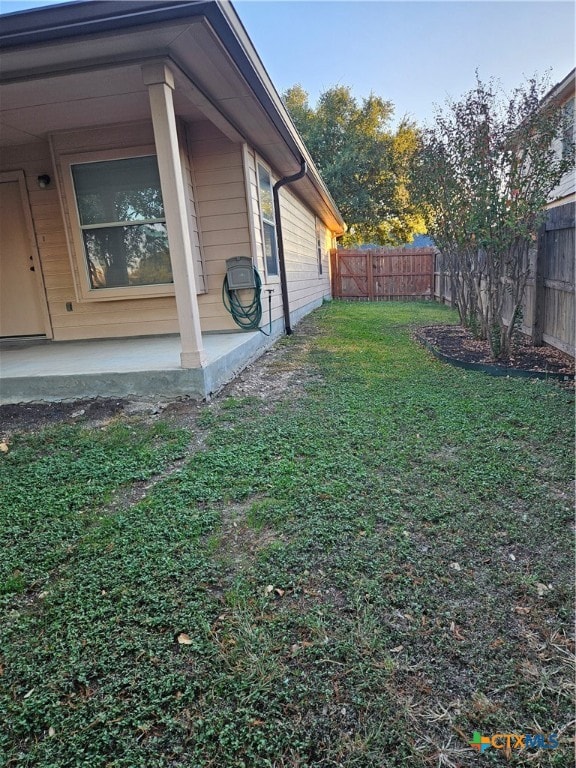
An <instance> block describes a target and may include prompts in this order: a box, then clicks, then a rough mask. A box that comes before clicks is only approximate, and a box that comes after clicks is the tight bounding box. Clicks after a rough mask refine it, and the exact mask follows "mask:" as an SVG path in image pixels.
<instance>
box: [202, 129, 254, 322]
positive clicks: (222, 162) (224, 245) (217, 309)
mask: <svg viewBox="0 0 576 768" xmlns="http://www.w3.org/2000/svg"><path fill="white" fill-rule="evenodd" d="M188 149H189V154H190V161H191V166H192V167H193V169H194V178H195V188H196V194H197V205H198V222H199V231H200V238H201V240H202V248H203V253H204V264H205V271H206V273H205V277H206V288H207V292H206V293H205V294H204V295H202V296H199V297H198V304H199V308H200V318H201V320H202V330H203V331H208V332H209V331H232V330H238V326H237V325H235V323H234V321H233V320H232V318H231V316H230V315H229V314H228V312H226V309H225V308H224V305H223V303H222V295H221V291H222V283H223V281H224V276H225V274H226V259H230V258H232V257H234V256H250V253H251V247H250V243H251V236H250V229H249V222H248V206H247V200H246V187H245V183H244V169H243V159H242V145H241V144H237V143H234V142H232V141H230V139H228V138H227V137H226V136H224V134H223V133H221V132H220V131H219V130H218V128H216V126H215V125H213V124H212V123H210V122H208V121H205V122H200V123H194V124H192V125H190V126H188Z"/></svg>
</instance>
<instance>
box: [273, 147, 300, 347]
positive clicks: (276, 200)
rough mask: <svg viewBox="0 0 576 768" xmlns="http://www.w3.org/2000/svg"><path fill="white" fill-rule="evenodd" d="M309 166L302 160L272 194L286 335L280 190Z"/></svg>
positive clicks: (288, 332) (288, 331) (288, 326)
mask: <svg viewBox="0 0 576 768" xmlns="http://www.w3.org/2000/svg"><path fill="white" fill-rule="evenodd" d="M307 171H308V166H307V164H306V160H304V159H302V160H301V161H300V170H299V171H298V173H295V174H294V175H293V176H284V178H283V179H280V181H277V182H276V184H274V187H273V188H272V196H273V198H274V219H275V222H276V239H277V241H278V265H279V267H280V289H281V291H282V309H283V312H284V328H285V331H286V336H291V335H292V326H291V324H290V300H289V296H288V278H287V277H286V260H285V258H284V238H283V236H282V219H281V216H280V198H279V196H278V191H279V190H280V187H283V186H284V185H285V184H291V183H292V182H293V181H298V179H301V178H302V177H303V176H305V175H306V173H307Z"/></svg>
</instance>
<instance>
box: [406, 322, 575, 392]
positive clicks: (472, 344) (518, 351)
mask: <svg viewBox="0 0 576 768" xmlns="http://www.w3.org/2000/svg"><path fill="white" fill-rule="evenodd" d="M416 335H417V337H419V338H420V339H422V340H424V341H426V342H428V344H430V345H431V346H432V347H434V349H435V350H436V351H438V352H439V353H440V354H442V355H446V356H447V357H450V358H453V359H454V360H457V361H459V362H462V363H478V364H480V365H487V366H495V367H497V368H502V369H503V370H506V371H511V372H512V371H514V370H515V371H531V372H534V373H548V374H559V375H564V376H567V377H571V378H572V379H573V378H574V358H573V357H571V356H570V355H567V354H566V353H565V352H562V351H560V350H559V349H556V348H555V347H550V346H547V345H546V346H542V347H534V346H533V345H532V344H531V342H530V339H529V338H527V337H523V336H522V337H520V338H519V339H517V341H516V343H515V345H514V349H513V351H512V354H511V356H510V359H509V360H508V361H507V362H506V363H500V362H498V361H494V360H492V358H491V357H490V347H489V345H488V342H487V341H479V340H478V339H475V338H474V337H473V336H472V334H471V333H470V332H469V331H468V330H466V329H465V328H462V327H461V326H458V325H437V326H429V327H427V328H419V329H418V332H417V334H416Z"/></svg>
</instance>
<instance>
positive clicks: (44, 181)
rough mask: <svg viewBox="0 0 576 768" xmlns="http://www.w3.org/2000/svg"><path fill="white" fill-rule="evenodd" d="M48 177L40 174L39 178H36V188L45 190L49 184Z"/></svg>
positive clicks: (45, 174)
mask: <svg viewBox="0 0 576 768" xmlns="http://www.w3.org/2000/svg"><path fill="white" fill-rule="evenodd" d="M50 181H51V179H50V176H48V174H47V173H42V174H40V176H38V186H39V187H40V189H46V187H47V186H48V185H49V184H50Z"/></svg>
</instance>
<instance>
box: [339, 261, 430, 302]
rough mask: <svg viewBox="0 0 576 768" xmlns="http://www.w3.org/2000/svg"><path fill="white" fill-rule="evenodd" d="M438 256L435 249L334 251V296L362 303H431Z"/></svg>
mask: <svg viewBox="0 0 576 768" xmlns="http://www.w3.org/2000/svg"><path fill="white" fill-rule="evenodd" d="M435 253H436V249H435V248H374V249H370V250H348V249H342V248H338V249H337V250H332V251H330V259H331V266H332V296H333V297H334V298H335V299H356V300H359V301H361V300H364V301H393V300H402V299H422V298H430V299H431V298H433V297H434V254H435Z"/></svg>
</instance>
